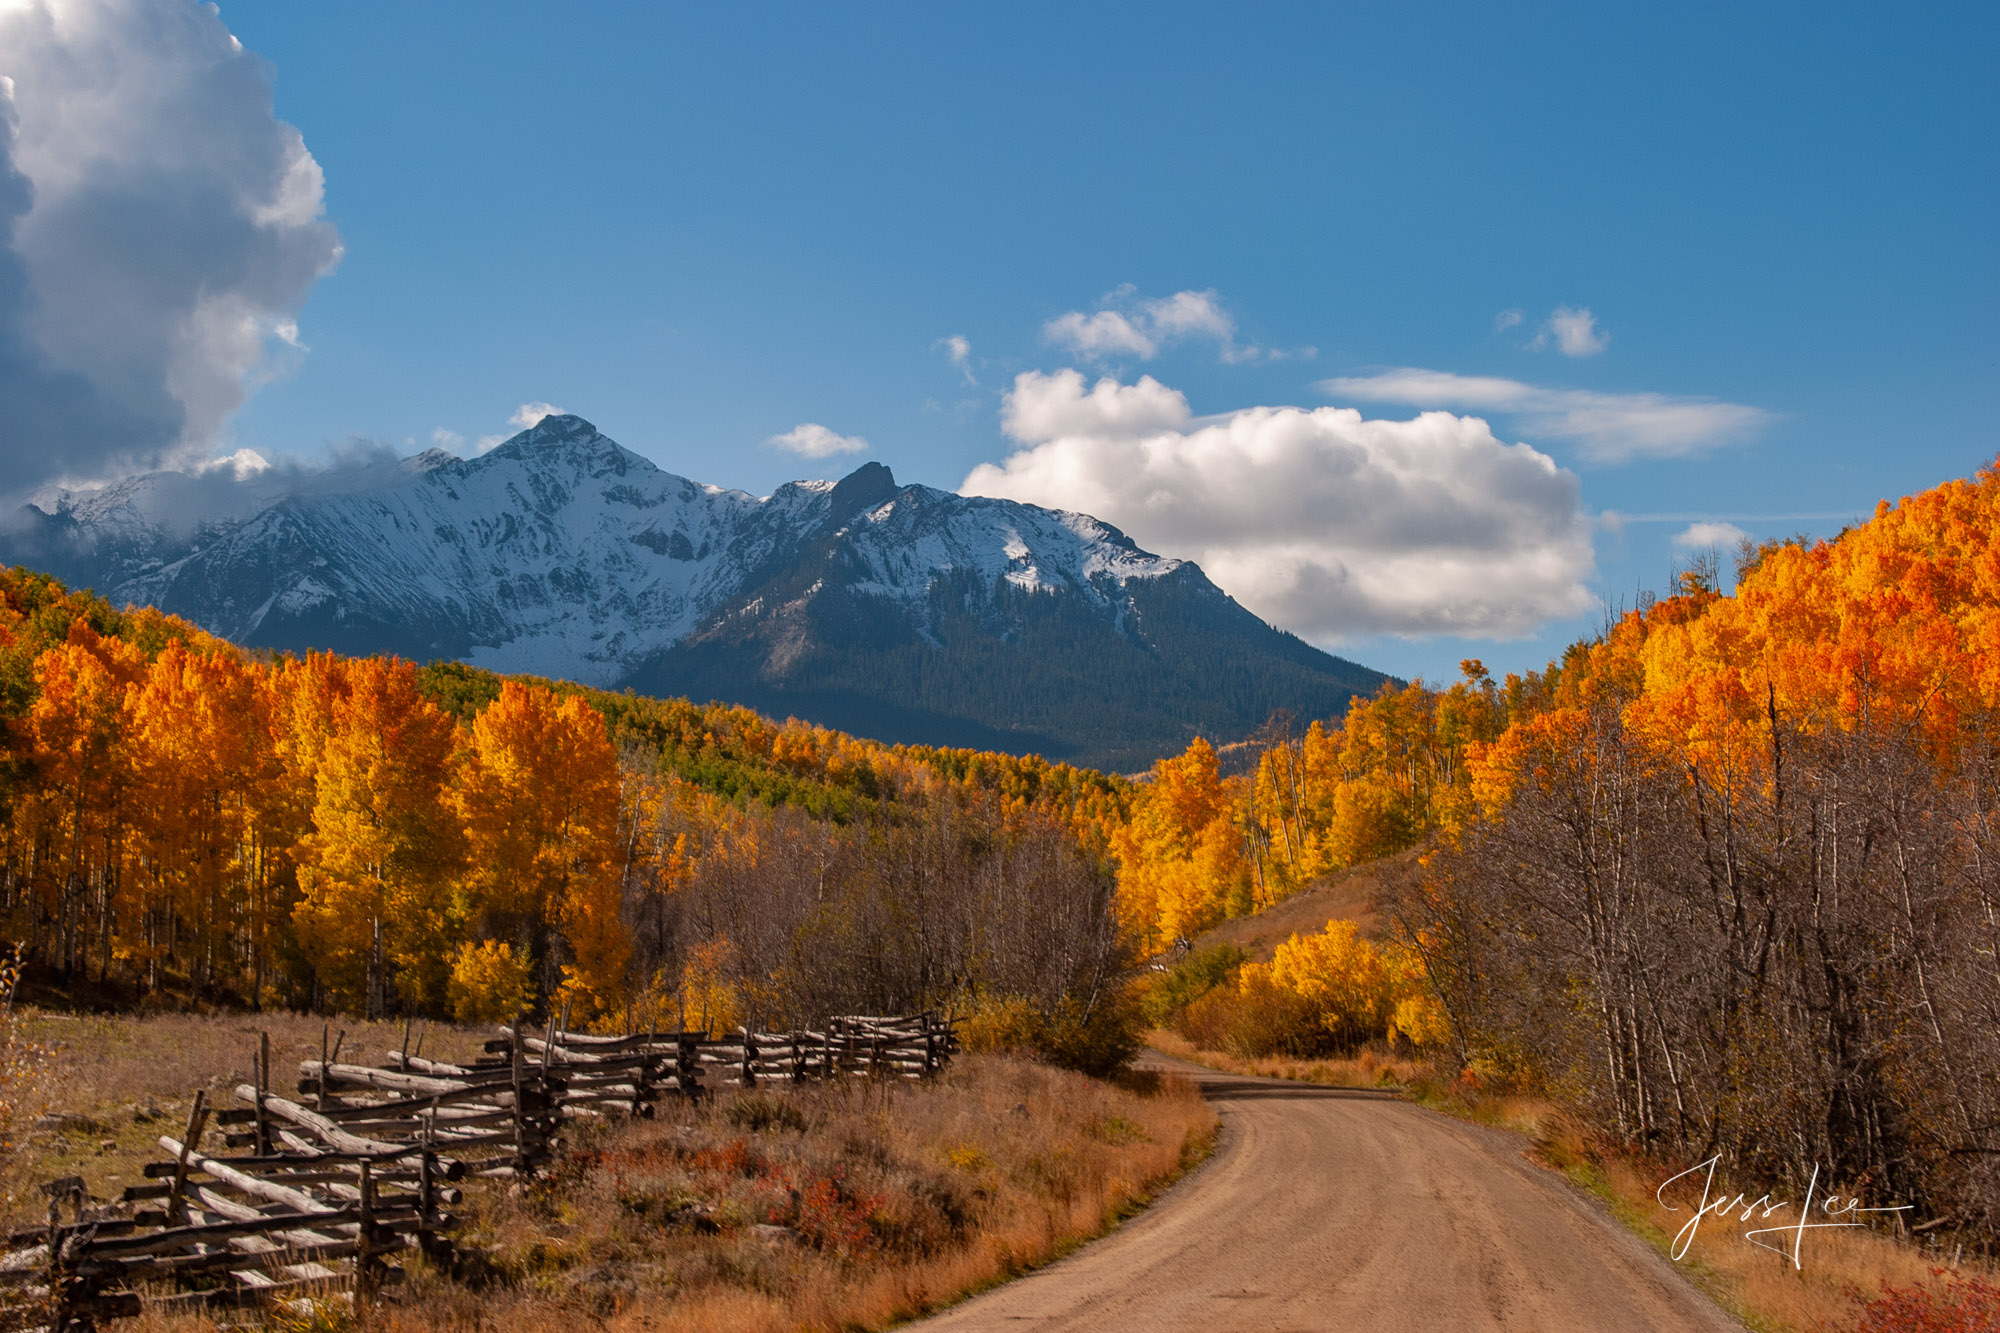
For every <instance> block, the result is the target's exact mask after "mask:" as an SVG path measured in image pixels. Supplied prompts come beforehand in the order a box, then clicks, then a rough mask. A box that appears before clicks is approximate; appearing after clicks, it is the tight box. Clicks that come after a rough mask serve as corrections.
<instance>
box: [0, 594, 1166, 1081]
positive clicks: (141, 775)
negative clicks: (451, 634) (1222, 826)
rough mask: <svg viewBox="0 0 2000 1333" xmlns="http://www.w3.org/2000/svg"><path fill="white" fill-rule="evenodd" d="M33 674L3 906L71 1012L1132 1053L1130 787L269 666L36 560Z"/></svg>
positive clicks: (12, 629)
mask: <svg viewBox="0 0 2000 1333" xmlns="http://www.w3.org/2000/svg"><path fill="white" fill-rule="evenodd" d="M0 681H4V686H3V688H4V690H5V695H4V708H5V713H6V716H7V722H6V745H7V753H6V761H5V766H4V783H5V829H4V834H5V839H6V842H5V866H4V876H3V877H0V920H4V923H5V929H6V930H7V931H8V932H9V933H10V935H11V936H12V937H13V938H18V939H20V940H23V941H25V944H26V948H27V950H28V955H29V957H30V958H31V960H32V961H33V964H34V966H35V967H37V968H39V969H42V970H44V971H45V973H46V974H47V976H48V978H49V979H50V980H51V981H53V982H55V983H57V984H59V985H60V986H61V987H62V989H64V990H65V991H66V992H67V993H68V994H69V995H71V996H72V998H76V999H84V1000H88V999H90V998H91V997H93V996H94V997H95V999H96V1001H97V1002H99V1003H109V1004H118V1003H121V1002H125V1001H129V1000H139V1001H143V1002H147V1003H169V1004H171V1003H181V1002H190V1001H192V1002H205V1003H222V1004H228V1003H235V1004H241V1005H246V1006H251V1007H268V1006H284V1007H292V1008H308V1009H322V1010H337V1011H342V1012H349V1013H354V1014H358V1015H365V1016H371V1017H380V1016H387V1015H426V1016H435V1017H451V1018H457V1019H460V1020H464V1021H480V1022H486V1021H502V1020H506V1019H510V1018H512V1017H513V1016H514V1015H515V1014H516V1013H519V1012H522V1011H530V1012H547V1011H548V1008H549V1006H551V1005H552V1004H555V1003H558V1002H560V1003H562V1004H566V1005H568V1006H569V1007H570V1009H571V1011H572V1013H573V1014H574V1015H575V1016H576V1018H577V1020H578V1021H580V1022H596V1023H601V1024H605V1025H616V1024H620V1023H637V1022H649V1023H650V1022H676V1023H686V1024H689V1025H692V1026H701V1027H709V1028H715V1029H721V1028H724V1027H728V1026H732V1025H734V1024H736V1023H740V1022H755V1023H759V1024H766V1025H771V1024H784V1023H791V1022H797V1023H801V1024H803V1023H804V1022H806V1021H808V1020H811V1019H817V1018H822V1017H824V1016H825V1015H826V1014H829V1013H840V1012H853V1011H859V1010H869V1011H876V1010H879V1011H882V1012H893V1011H901V1010H912V1009H917V1008H923V1007H928V1006H945V1005H950V1006H953V1007H955V1008H957V1009H958V1010H960V1011H961V1012H966V1011H972V1012H977V1011H981V1010H987V1009H990V1010H992V1011H994V1012H995V1013H998V1014H1001V1015H1004V1020H1003V1022H1004V1026H1005V1029H1006V1031H1007V1033H1008V1034H1009V1035H1010V1039H1012V1040H1014V1041H1016V1042H1017V1043H1018V1044H1025V1045H1029V1046H1035V1045H1040V1046H1043V1047H1046V1048H1047V1049H1049V1050H1052V1051H1058V1052H1067V1053H1068V1055H1069V1057H1070V1058H1071V1059H1072V1061H1073V1062H1075V1063H1082V1064H1086V1065H1092V1064H1094V1065H1100V1066H1108V1065H1111V1064H1116V1063H1118V1062H1119V1061H1120V1060H1122V1059H1123V1058H1124V1057H1125V1056H1126V1055H1127V1054H1129V1051H1130V1049H1131V1045H1132V1036H1131V1025H1130V1023H1129V1022H1128V1021H1127V1013H1126V1009H1127V1006H1126V1005H1125V1002H1124V997H1123V992H1122V988H1121V982H1122V976H1123V972H1124V969H1125V966H1126V952H1125V949H1124V946H1123V944H1122V942H1121V940H1120V938H1119V935H1118V932H1117V928H1116V925H1115V916H1114V912H1113V894H1114V888H1113V877H1112V874H1111V871H1110V868H1109V863H1108V860H1107V858H1106V855H1105V853H1104V846H1105V841H1106V837H1107V834H1106V832H1105V830H1107V829H1109V828H1113V827H1117V826H1120V825H1121V824H1122V819H1123V810H1124V808H1125V801H1126V794H1127V792H1128V790H1129V785H1128V784H1126V783H1124V782H1122V781H1120V780H1118V779H1114V778H1109V777H1105V776H1103V775H1100V774H1096V773H1092V772H1087V771H1083V770H1078V769H1074V768H1069V767H1066V766H1062V765H1050V764H1045V763H1042V762H1041V761H1039V760H1033V759H1015V758H1011V757H1008V756H1002V755H993V754H983V753H976V752H968V751H943V750H921V749H907V748H906V749H891V748H889V747H885V746H881V745H877V744H873V743H871V742H866V741H859V740H856V739H854V738H851V737H848V736H844V735H840V734H838V733H835V732H830V731H827V730H824V729H821V728H815V727H811V726H808V725H805V724H802V723H797V722H789V723H784V724H777V723H772V722H770V721H767V720H766V719H764V718H762V717H759V716H758V715H757V714H755V713H752V712H749V711H748V710H744V709H739V708H727V707H722V706H697V705H694V704H690V703H687V702H685V701H658V700H652V699H642V698H637V697H634V696H631V695H612V694H606V693H603V692H599V691H590V690H585V689H582V688H580V687H575V686H568V685H558V684H554V683H551V682H544V681H532V680H518V679H504V680H503V679H501V678H500V677H497V676H494V675H492V674H490V673H487V672H482V671H477V670H473V669H471V668H467V667H461V666H457V665H454V664H448V663H446V664H436V665H433V666H430V667H418V666H416V665H414V664H412V663H409V662H405V661H399V660H395V659H388V658H362V659H355V658H344V657H339V656H335V655H331V654H322V653H314V654H310V655H308V656H306V657H305V658H303V659H298V658H294V657H272V656H270V655H260V654H253V653H246V652H244V651H243V650H240V649H238V648H236V647H234V646H233V645H231V644H229V643H226V642H224V641H222V640H219V639H216V638H214V637H212V636H210V635H207V634H205V633H203V632H201V631H199V630H197V629H195V628H194V627H192V626H190V625H187V624H185V623H183V622H180V621H177V620H174V619H172V618H170V617H166V616H162V615H160V614H159V613H157V612H154V611H151V610H143V609H135V610H129V611H122V612H121V611H117V610H114V609H113V608H111V607H109V606H107V605H106V604H105V603H103V602H102V601H101V600H99V599H97V598H95V597H93V596H91V595H89V594H86V593H73V592H70V591H68V590H66V589H64V588H63V587H62V586H61V585H59V584H57V583H56V582H54V581H53V580H50V579H47V578H45V577H42V576H39V575H32V574H28V573H26V572H25V571H18V570H17V571H14V572H13V573H11V574H7V575H4V576H0ZM1052 959H1053V960H1058V961H1054V962H1052V961H1051V960H1052Z"/></svg>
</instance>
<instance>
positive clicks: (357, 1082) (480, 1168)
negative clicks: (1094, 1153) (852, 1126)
mask: <svg viewBox="0 0 2000 1333" xmlns="http://www.w3.org/2000/svg"><path fill="white" fill-rule="evenodd" d="M342 1044H344V1043H343V1042H333V1043H331V1049H328V1043H326V1042H322V1047H321V1054H320V1058H319V1059H317V1060H305V1061H302V1062H300V1065H299V1078H298V1082H297V1095H296V1096H294V1097H287V1096H282V1095H280V1094H279V1093H277V1092H275V1091H273V1082H274V1079H273V1073H272V1070H271V1043H270V1038H269V1037H268V1036H265V1037H263V1038H262V1039H261V1040H260V1042H259V1046H258V1050H257V1052H256V1056H255V1059H254V1061H253V1066H254V1069H255V1071H256V1073H255V1082H254V1083H246V1084H242V1085H239V1086H238V1087H237V1088H236V1089H235V1096H236V1099H237V1101H238V1102H240V1103H242V1105H238V1106H232V1107H228V1108H220V1107H214V1106H211V1105H210V1104H209V1102H208V1098H207V1094H206V1093H204V1092H197V1093H196V1094H195V1097H194V1106H193V1108H192V1110H191V1111H190V1112H189V1115H188V1120H187V1125H186V1127H185V1129H184V1130H183V1131H182V1132H181V1133H180V1135H179V1136H178V1137H175V1136H170V1135H163V1136H161V1138H160V1140H159V1143H160V1147H161V1149H162V1150H163V1151H164V1152H165V1154H166V1156H165V1157H164V1158H162V1159H161V1160H159V1161H155V1162H151V1163H148V1164H147V1165H146V1167H145V1176H146V1179H147V1182H148V1183H146V1184H143V1185H135V1186H131V1187H128V1188H127V1189H126V1190H125V1192H124V1198H123V1199H122V1201H121V1202H119V1203H117V1204H111V1205H101V1206H93V1205H91V1203H90V1201H89V1196H88V1194H87V1192H86V1189H85V1185H84V1182H83V1180H82V1179H81V1178H79V1177H69V1178H66V1179H63V1180H58V1181H54V1182H52V1183H51V1184H49V1185H47V1186H45V1187H44V1189H45V1192H46V1193H47V1194H48V1196H49V1204H48V1224H47V1226H46V1227H38V1228H36V1229H35V1230H32V1231H23V1232H16V1233H14V1234H13V1235H11V1236H4V1237H0V1244H3V1245H4V1252H0V1329H6V1330H15V1329H20V1330H27V1329H38V1330H44V1331H45V1333H87V1331H88V1330H92V1329H95V1328H98V1327H99V1326H100V1325H102V1324H103V1323H105V1322H107V1321H110V1320H114V1319H119V1318H129V1317H132V1316H136V1315H138V1314H139V1313H140V1311H141V1309H142V1308H144V1307H145V1306H152V1307H154V1308H158V1309H164V1310H185V1311H195V1310H204V1311H229V1310H237V1311H254V1310H255V1309H257V1308H258V1307H268V1306H271V1305H276V1304H282V1305H288V1306H290V1307H291V1308H293V1309H294V1310H298V1309H300V1308H301V1306H300V1305H299V1304H297V1303H301V1302H312V1301H325V1300H338V1301H343V1302H346V1301H351V1302H353V1303H354V1304H355V1305H356V1306H357V1307H365V1306H366V1305H367V1304H369V1303H370V1302H372V1301H374V1300H375V1299H377V1298H378V1297H379V1296H380V1295H381V1293H382V1292H383V1291H384V1289H386V1288H388V1287H391V1286H394V1285H395V1284H397V1283H400V1282H401V1281H402V1280H403V1269H402V1267H401V1265H400V1264H399V1263H398V1262H396V1261H397V1259H399V1258H400V1257H402V1256H404V1255H405V1254H406V1253H407V1252H409V1251H416V1252H418V1253H421V1254H423V1255H424V1256H425V1257H426V1258H428V1259H429V1260H430V1261H431V1262H432V1263H433V1264H436V1265H438V1266H440V1267H442V1268H444V1269H446V1270H447V1271H449V1270H450V1269H451V1268H453V1266H454V1264H455V1260H456V1256H457V1247H456V1245H455V1244H454V1242H453V1239H452V1235H453V1233H454V1232H455V1231H456V1230H457V1228H458V1217H457V1216H456V1214H454V1213H453V1212H452V1209H453V1208H454V1207H455V1206H457V1205H458V1204H459V1203H460V1202H461V1201H462V1198H463V1195H462V1192H461V1187H460V1184H459V1182H462V1181H466V1180H468V1179H477V1178H483V1177H521V1176H532V1175H534V1174H535V1173H537V1172H539V1171H541V1170H543V1169H544V1168H545V1167H546V1166H547V1165H548V1164H549V1162H550V1160H551V1157H552V1155H553V1154H554V1152H555V1151H556V1149H557V1147H558V1145H559V1136H560V1133H561V1128H562V1125H563V1124H564V1123H565V1122H566V1121H575V1120H582V1119H586V1118H598V1117H604V1116H639V1117H646V1116H651V1115H653V1114H654V1112H655V1109H656V1107H657V1106H658V1105H659V1104H660V1102H661V1101H662V1100H663V1099H666V1098H687V1099H692V1098H696V1097H699V1096H701V1095H703V1094H704V1093H709V1092H713V1091H715V1090H716V1089H717V1088H719V1087H725V1086H747V1087H763V1086H772V1087H791V1086H795V1085H798V1084H802V1083H806V1082H812V1081H825V1080H829V1079H841V1078H850V1077H863V1078H867V1077H900V1078H912V1079H916V1078H924V1077H927V1076H929V1075H931V1074H934V1073H936V1072H938V1071H939V1070H941V1069H942V1068H943V1067H944V1066H945V1064H946V1063H947V1062H948V1061H949V1060H950V1058H951V1056H952V1055H953V1054H954V1053H955V1051H956V1049H957V1043H956V1040H955V1039H954V1037H953V1035H952V1024H951V1023H950V1022H948V1021H942V1020H940V1019H938V1018H937V1017H936V1016H935V1015H933V1014H920V1015H916V1016H913V1017H901V1018H880V1017H870V1016H851V1017H843V1018H835V1019H831V1020H829V1021H828V1022H827V1024H826V1026H825V1029H824V1030H822V1031H799V1032H785V1033H766V1032H755V1033H753V1032H749V1031H739V1032H738V1033H737V1034H736V1035H734V1036H729V1037H723V1038H720V1039H715V1038H710V1037H709V1036H707V1035H706V1034H705V1033H699V1032H642V1033H632V1034H628V1035H625V1036H597V1035H592V1034H587V1033H580V1032H570V1031H566V1030H564V1028H563V1026H562V1025H561V1024H559V1023H558V1022H556V1021H554V1020H551V1022H550V1023H549V1024H548V1026H547V1027H546V1028H544V1029H543V1030H541V1031H540V1032H539V1033H534V1032H531V1031H529V1030H527V1029H525V1028H522V1027H519V1026H515V1027H503V1028H501V1029H500V1035H499V1036H498V1037H497V1038H495V1039H493V1040H490V1041H488V1042H486V1044H485V1054H484V1055H483V1056H482V1057H481V1058H480V1059H478V1060H475V1061H474V1062H472V1063H470V1064H452V1063H448V1062H444V1061H438V1060H428V1059H425V1058H424V1057H423V1055H422V1053H421V1048H422V1044H423V1043H422V1041H421V1039H420V1040H419V1041H418V1042H417V1043H416V1048H415V1049H411V1048H410V1041H409V1031H408V1029H407V1028H405V1032H404V1041H403V1046H404V1049H400V1050H392V1051H389V1052H388V1053H387V1058H386V1059H385V1060H384V1061H383V1062H382V1063H381V1064H379V1065H366V1064H354V1063H342V1062H341V1060H340V1046H341V1045H342ZM205 1144H206V1145H207V1146H206V1147H205V1146H204V1145H205ZM65 1210H67V1211H68V1212H69V1214H70V1218H69V1220H68V1221H64V1220H63V1213H64V1211H65Z"/></svg>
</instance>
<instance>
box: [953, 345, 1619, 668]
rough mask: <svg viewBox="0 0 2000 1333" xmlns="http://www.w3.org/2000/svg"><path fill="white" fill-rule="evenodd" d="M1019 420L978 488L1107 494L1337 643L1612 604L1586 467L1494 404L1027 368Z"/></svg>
mask: <svg viewBox="0 0 2000 1333" xmlns="http://www.w3.org/2000/svg"><path fill="white" fill-rule="evenodd" d="M1002 422H1003V426H1004V428H1005V430H1006V431H1007V433H1008V434H1009V435H1010V436H1011V437H1012V438H1013V439H1014V440H1015V441H1017V442H1018V443H1020V444H1021V445H1022V446H1023V448H1021V449H1020V450H1019V451H1017V452H1016V453H1014V454H1012V455H1011V456H1010V457H1008V458H1007V459H1006V460H1005V461H1004V462H1002V463H1000V464H990V463H989V464H984V465H982V466H980V467H978V468H975V469H974V470H973V471H972V473H971V475H970V476H968V477H967V478H966V479H965V483H964V485H963V486H961V487H960V489H961V490H962V491H963V492H964V493H966V494H968V495H993V496H1003V497H1007V498H1010V499H1016V500H1025V501H1028V502H1031V503H1034V504H1041V505H1048V506H1051V507H1054V508H1061V509H1073V510H1081V511H1083V512H1085V513H1089V514H1093V515H1095V516H1097V517H1099V518H1102V519H1104V520H1106V521H1108V522H1111V523H1114V524H1116V525H1118V526H1119V527H1121V528H1123V529H1124V530H1125V531H1126V532H1128V533H1129V534H1131V536H1132V537H1133V539H1134V540H1136V541H1138V542H1139V543H1140V544H1141V545H1142V546H1145V547H1147V548H1149V549H1151V550H1155V551H1161V552H1164V553H1166V554H1171V555H1182V556H1188V557H1191V558H1193V559H1194V560H1196V561H1197V562H1199V563H1200V565H1201V566H1202V568H1203V569H1204V570H1205V571H1206V572H1207V573H1208V575H1209V576H1210V577H1211V578H1212V579H1214V580H1215V582H1216V583H1218V584H1219V585H1221V586H1222V587H1223V588H1225V589H1227V590H1228V591H1229V592H1230V593H1231V594H1232V595H1234V596H1235V597H1236V598H1237V599H1238V600H1239V601H1241V602H1242V603H1243V604H1244V605H1245V606H1247V607H1249V608H1250V609H1251V610H1253V611H1255V612H1256V613H1257V614H1259V615H1261V616H1263V617H1265V618H1266V619H1268V620H1270V621H1272V622H1273V623H1275V624H1278V625H1282V626H1284V627H1285V628H1287V629H1291V630H1294V631H1296V632H1297V633H1299V634H1301V635H1304V636H1305V637H1308V638H1311V639H1315V640H1318V641H1320V642H1323V643H1324V642H1337V641H1339V640H1341V639H1345V638H1352V637H1354V636H1357V635H1363V634H1371V633H1384V632H1387V633H1397V634H1413V635H1424V634H1453V635H1468V636H1474V637H1508V636H1514V635H1521V634H1527V633H1530V632H1532V631H1534V630H1535V629H1536V628H1537V627H1539V626H1540V625H1542V624H1544V623H1546V622H1548V621H1550V620H1553V619H1559V618H1562V617H1567V616H1572V615H1576V614H1579V613H1581V612H1583V611H1585V610H1587V609H1589V607H1590V606H1591V605H1592V599H1591V595H1590V593H1589V591H1588V590H1587V589H1586V588H1585V586H1584V580H1585V579H1586V578H1588V577H1589V575H1590V573H1591V570H1592V566H1593V553H1592V546H1591V529H1590V524H1589V521H1588V519H1587V518H1586V517H1585V516H1584V514H1583V511H1582V506H1581V502H1580V497H1579V492H1578V486H1577V480H1576V477H1575V476H1574V475H1572V474H1571V473H1569V472H1567V471H1564V470H1563V469H1561V468H1559V467H1557V466H1556V464H1555V463H1554V462H1553V461H1552V460H1551V459H1550V458H1548V456H1546V455H1545V454H1542V453H1539V452H1537V451H1536V450H1534V449H1532V448H1530V447H1528V446H1527V445H1524V444H1511V445H1510V444H1505V443H1502V442H1501V441H1500V440H1498V439H1496V438H1494V435H1493V432H1492V431H1491V430H1490V429H1489V428H1488V427H1487V425H1486V423H1485V422H1483V421H1480V420H1478V419H1477V418H1471V417H1459V416H1453V415H1451V414H1449V413H1445V412H1426V413H1424V414H1423V415H1421V416H1419V417H1417V418H1416V419H1415V420H1413V421H1381V420H1367V419H1364V418H1363V417H1362V415H1361V414H1360V413H1359V412H1358V411H1355V410H1353V409H1349V408H1333V407H1323V408H1319V409H1317V410H1313V411H1306V410H1303V409H1300V408H1294V407H1252V408H1246V409H1244V410H1242V411H1237V412H1229V413H1225V414H1223V415H1221V416H1216V417H1201V418H1197V417H1194V416H1192V415H1191V414H1190V413H1189V411H1188V406H1187V401H1186V399H1184V398H1183V397H1182V396H1181V395H1180V394H1178V393H1176V392H1174V391H1173V390H1172V389H1169V388H1167V387H1166V386H1165V385H1162V384H1160V383H1159V382H1158V381H1155V380H1153V379H1151V378H1145V379H1141V380H1140V381H1139V382H1138V383H1137V384H1129V385H1128V384H1121V383H1119V382H1117V381H1116V380H1113V379H1110V378H1108V377H1107V378H1104V379H1100V380H1099V381H1098V382H1097V383H1096V384H1094V385H1086V383H1085V381H1084V377H1083V376H1082V375H1080V374H1078V373H1077V372H1076V371H1074V370H1065V371H1061V372H1058V373H1057V374H1054V375H1045V374H1041V373H1039V372H1032V371H1031V372H1028V373H1026V374H1023V375H1020V376H1018V377H1017V378H1016V379H1015V382H1014V388H1013V391H1012V392H1011V393H1010V394H1009V395H1008V398H1007V401H1006V404H1005V408H1004V413H1003V417H1002Z"/></svg>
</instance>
